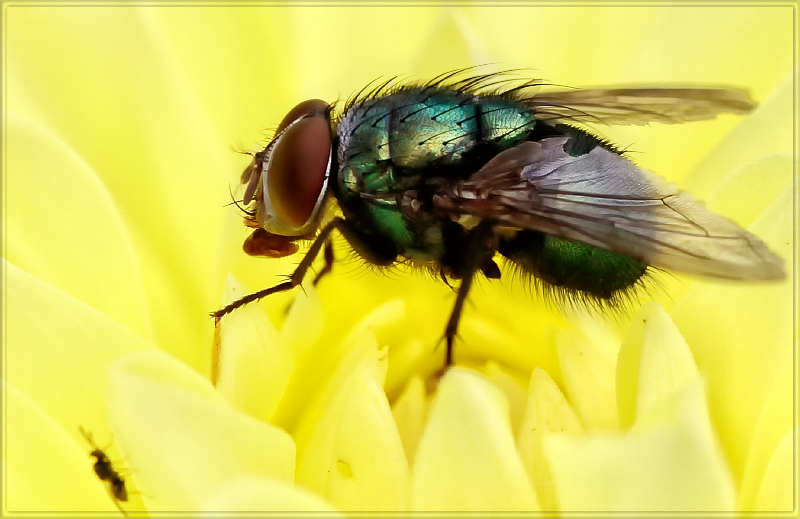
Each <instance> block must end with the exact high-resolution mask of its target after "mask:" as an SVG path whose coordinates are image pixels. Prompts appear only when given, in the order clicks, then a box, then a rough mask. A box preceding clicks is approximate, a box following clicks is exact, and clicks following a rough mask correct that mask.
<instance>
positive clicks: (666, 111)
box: [524, 88, 756, 125]
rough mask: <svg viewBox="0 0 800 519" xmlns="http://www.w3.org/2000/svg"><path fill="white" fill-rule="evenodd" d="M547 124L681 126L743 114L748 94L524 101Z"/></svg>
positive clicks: (674, 91)
mask: <svg viewBox="0 0 800 519" xmlns="http://www.w3.org/2000/svg"><path fill="white" fill-rule="evenodd" d="M524 102H525V103H526V104H527V105H529V106H530V107H532V108H533V109H534V110H535V111H536V113H537V118H538V119H540V120H544V121H558V122H565V123H569V122H583V123H604V124H638V125H644V124H649V123H651V122H660V123H682V122H686V121H698V120H701V119H713V118H714V117H716V116H717V115H718V114H721V113H733V114H744V113H748V112H750V111H751V110H753V108H755V106H756V105H755V103H754V102H753V101H752V100H751V99H750V96H749V95H748V94H747V92H745V91H743V90H733V89H726V88H613V89H598V90H566V91H563V92H542V93H538V94H534V95H533V96H531V97H529V98H527V99H525V100H524Z"/></svg>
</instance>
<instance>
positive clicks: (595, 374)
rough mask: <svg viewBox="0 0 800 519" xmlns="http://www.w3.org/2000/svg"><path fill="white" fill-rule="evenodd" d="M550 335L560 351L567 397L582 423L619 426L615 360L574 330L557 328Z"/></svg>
mask: <svg viewBox="0 0 800 519" xmlns="http://www.w3.org/2000/svg"><path fill="white" fill-rule="evenodd" d="M551 337H552V340H553V341H554V342H555V345H556V350H557V351H558V360H559V362H560V364H561V375H562V377H563V378H564V386H565V387H566V393H567V397H568V398H569V401H570V403H571V404H572V407H573V408H574V409H575V411H576V412H577V413H578V416H580V418H581V421H582V422H583V424H584V425H585V426H586V428H587V429H614V428H616V426H617V401H616V398H615V392H614V384H615V381H614V372H615V369H614V368H615V367H614V361H613V360H612V359H611V358H609V356H608V354H607V352H605V351H603V350H601V349H599V348H598V347H596V346H595V345H594V343H593V342H592V341H590V340H588V339H586V338H585V337H583V336H582V335H579V334H577V333H575V332H572V331H568V330H563V329H560V328H558V329H554V330H552V331H551Z"/></svg>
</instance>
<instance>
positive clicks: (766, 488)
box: [755, 428, 797, 512]
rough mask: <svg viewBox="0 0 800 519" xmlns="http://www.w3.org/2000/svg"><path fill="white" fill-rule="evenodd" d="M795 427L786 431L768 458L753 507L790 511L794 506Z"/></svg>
mask: <svg viewBox="0 0 800 519" xmlns="http://www.w3.org/2000/svg"><path fill="white" fill-rule="evenodd" d="M796 434H797V429H796V428H795V429H794V430H793V431H790V432H788V433H786V436H784V437H783V440H781V443H780V444H779V445H778V448H777V449H775V453H774V454H773V455H772V459H770V460H769V465H768V466H767V471H766V473H765V474H764V479H763V481H762V483H761V489H760V491H759V492H758V497H757V498H756V504H755V509H756V510H759V511H765V512H766V511H769V512H777V511H780V512H792V511H794V510H795V506H794V491H793V490H794V489H795V488H796V486H795V480H794V474H795V472H794V462H795V460H796V459H797V458H796V456H795V453H794V438H795V435H796Z"/></svg>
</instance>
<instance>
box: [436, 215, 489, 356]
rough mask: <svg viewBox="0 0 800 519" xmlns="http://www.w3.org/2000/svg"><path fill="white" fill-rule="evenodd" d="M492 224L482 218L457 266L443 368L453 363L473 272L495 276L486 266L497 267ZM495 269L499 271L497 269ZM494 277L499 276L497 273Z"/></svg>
mask: <svg viewBox="0 0 800 519" xmlns="http://www.w3.org/2000/svg"><path fill="white" fill-rule="evenodd" d="M494 226H495V224H494V222H491V221H489V220H483V221H482V222H481V223H480V224H478V226H477V227H476V228H475V229H474V230H473V231H472V233H471V236H470V238H469V244H468V246H467V249H466V251H465V254H464V256H463V258H464V262H463V263H462V264H461V265H460V266H459V267H460V269H459V270H460V274H461V278H462V279H461V285H460V286H459V287H458V293H457V294H456V304H455V306H454V307H453V311H452V312H451V314H450V319H449V320H448V321H447V327H446V328H445V332H444V337H445V341H446V342H447V353H446V354H445V361H444V364H445V365H444V367H445V369H447V368H449V367H450V366H452V365H453V342H454V341H455V338H456V332H457V331H458V321H459V320H460V319H461V312H462V311H463V310H464V302H465V301H466V300H467V294H468V293H469V289H470V288H471V287H472V281H473V279H474V278H475V274H477V273H478V271H479V270H484V271H488V272H489V273H490V275H487V277H495V276H494V275H493V274H494V271H493V269H491V268H490V267H489V266H488V265H489V264H491V265H494V268H495V269H497V265H495V264H494V262H493V261H492V259H491V257H492V256H493V255H494V247H493V242H494ZM497 271H498V273H499V269H498V270H497ZM496 277H499V275H498V276H496Z"/></svg>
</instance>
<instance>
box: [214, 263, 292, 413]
mask: <svg viewBox="0 0 800 519" xmlns="http://www.w3.org/2000/svg"><path fill="white" fill-rule="evenodd" d="M225 288H226V292H227V296H226V297H224V298H223V301H222V304H223V305H226V304H229V303H230V302H232V301H234V300H235V299H238V298H241V297H243V296H244V295H246V294H249V293H250V292H249V291H248V290H247V289H246V288H245V287H244V286H243V285H241V284H240V283H239V282H238V281H236V280H235V279H233V276H229V277H228V280H227V283H226V287H225ZM218 333H219V361H218V362H217V363H216V365H217V366H218V370H217V377H216V383H215V386H216V388H217V390H218V391H219V392H220V393H221V394H222V395H223V396H225V398H226V400H227V401H228V402H229V403H230V404H231V405H233V406H234V407H236V408H238V409H240V410H242V411H244V412H246V413H248V414H250V415H251V416H253V417H255V418H258V419H260V420H262V421H264V422H268V421H269V419H270V417H272V413H273V412H274V411H275V408H276V407H277V406H278V402H279V400H280V399H281V397H283V393H284V391H285V390H286V386H287V385H288V384H289V378H290V377H291V376H292V373H293V372H294V368H295V363H294V357H293V356H292V353H291V351H290V350H289V349H288V347H287V346H286V345H285V344H283V343H282V342H281V341H280V340H279V339H278V332H277V331H276V330H275V327H274V326H272V323H271V322H270V321H269V319H267V315H266V314H265V313H264V311H263V310H262V309H261V307H260V306H259V305H255V304H251V305H245V306H244V307H242V308H239V309H237V310H236V311H235V312H231V313H230V314H229V315H226V316H225V317H224V318H223V319H222V320H221V321H220V324H219V326H218Z"/></svg>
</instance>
